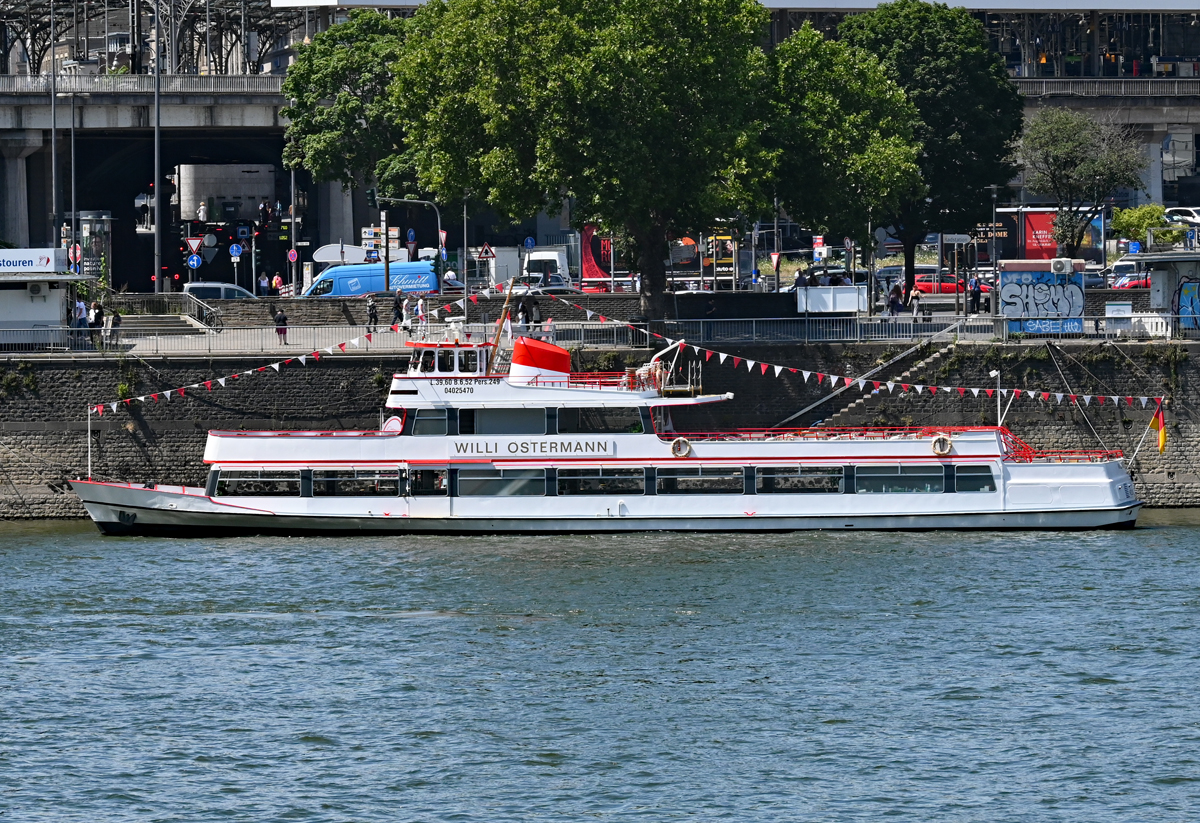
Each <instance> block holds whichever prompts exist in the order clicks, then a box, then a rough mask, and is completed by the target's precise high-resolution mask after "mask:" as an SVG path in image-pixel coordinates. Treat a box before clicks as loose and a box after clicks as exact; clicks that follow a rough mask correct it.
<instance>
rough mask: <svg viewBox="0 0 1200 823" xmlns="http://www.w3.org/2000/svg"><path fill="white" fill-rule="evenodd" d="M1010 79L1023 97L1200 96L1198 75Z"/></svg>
mask: <svg viewBox="0 0 1200 823" xmlns="http://www.w3.org/2000/svg"><path fill="white" fill-rule="evenodd" d="M1013 83H1014V84H1015V85H1016V87H1017V88H1018V89H1019V90H1020V92H1021V94H1023V95H1025V96H1026V97H1200V78H1174V77H1123V78H1117V77H1112V78H1109V77H1093V78H1087V77H1071V78H1067V77H1053V78H1051V77H1047V78H1037V77H1022V78H1017V79H1016V80H1013Z"/></svg>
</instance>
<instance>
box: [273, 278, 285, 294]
mask: <svg viewBox="0 0 1200 823" xmlns="http://www.w3.org/2000/svg"><path fill="white" fill-rule="evenodd" d="M282 291H283V275H281V274H280V273H279V272H275V279H274V280H272V281H271V294H276V295H277V294H279V293H280V292H282Z"/></svg>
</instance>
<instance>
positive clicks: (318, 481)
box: [313, 469, 404, 497]
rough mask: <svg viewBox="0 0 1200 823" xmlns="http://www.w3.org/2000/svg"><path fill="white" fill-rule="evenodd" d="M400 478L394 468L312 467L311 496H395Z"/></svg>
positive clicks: (401, 478)
mask: <svg viewBox="0 0 1200 823" xmlns="http://www.w3.org/2000/svg"><path fill="white" fill-rule="evenodd" d="M402 480H404V472H401V471H397V470H396V469H313V497H395V496H396V495H398V494H400V484H401V481H402Z"/></svg>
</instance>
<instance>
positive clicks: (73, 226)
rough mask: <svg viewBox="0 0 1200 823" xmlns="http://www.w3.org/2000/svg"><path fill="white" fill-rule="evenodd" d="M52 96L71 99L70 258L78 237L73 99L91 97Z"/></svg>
mask: <svg viewBox="0 0 1200 823" xmlns="http://www.w3.org/2000/svg"><path fill="white" fill-rule="evenodd" d="M54 96H55V97H70V98H71V242H70V243H69V244H68V246H67V255H68V256H70V254H71V249H73V248H74V247H75V241H76V238H78V237H79V208H78V207H77V206H76V203H75V98H76V97H83V98H85V99H86V98H88V97H91V95H90V94H88V93H87V92H76V91H60V92H55V94H54ZM82 257H83V255H80V259H78V260H76V261H75V265H76V266H77V267H78V268H77V270H76V273H77V274H82V273H83V260H82Z"/></svg>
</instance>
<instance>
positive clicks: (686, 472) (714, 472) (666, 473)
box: [654, 466, 746, 495]
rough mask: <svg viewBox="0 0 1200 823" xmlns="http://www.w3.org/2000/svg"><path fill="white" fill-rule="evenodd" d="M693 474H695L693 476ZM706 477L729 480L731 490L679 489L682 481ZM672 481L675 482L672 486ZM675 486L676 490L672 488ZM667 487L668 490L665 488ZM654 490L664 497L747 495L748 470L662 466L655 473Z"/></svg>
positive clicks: (718, 467)
mask: <svg viewBox="0 0 1200 823" xmlns="http://www.w3.org/2000/svg"><path fill="white" fill-rule="evenodd" d="M691 472H695V474H692V473H691ZM705 477H711V478H719V477H725V478H728V479H729V488H717V489H706V488H696V489H685V490H681V489H680V488H679V481H680V480H688V479H691V478H695V479H697V480H701V479H703V478H705ZM671 481H674V483H673V484H672V482H671ZM672 485H674V488H670V486H672ZM664 487H666V488H664ZM654 488H655V493H656V494H662V495H676V494H678V495H697V494H728V495H733V494H740V495H744V494H745V493H746V470H745V468H744V467H742V466H733V467H730V466H661V467H659V469H658V470H657V471H656V472H655V478H654Z"/></svg>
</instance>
